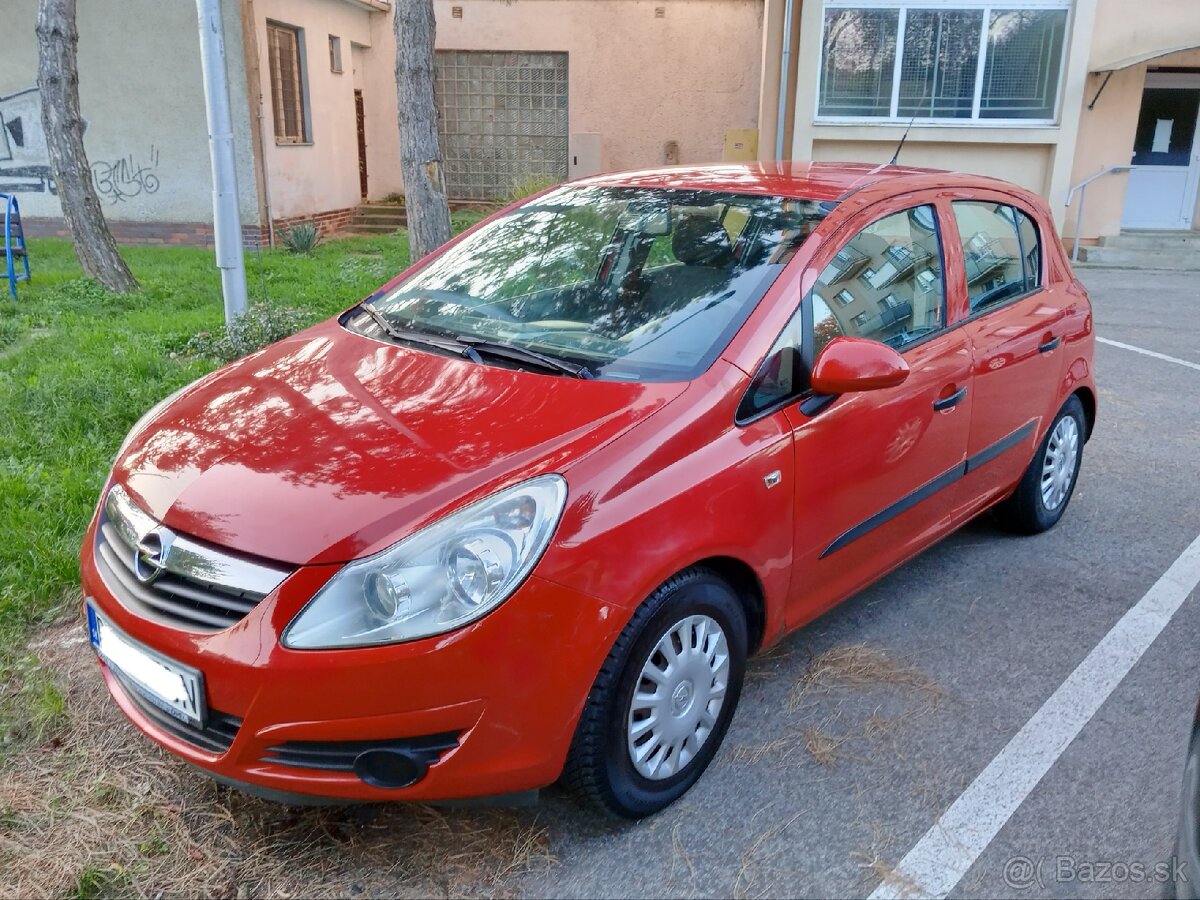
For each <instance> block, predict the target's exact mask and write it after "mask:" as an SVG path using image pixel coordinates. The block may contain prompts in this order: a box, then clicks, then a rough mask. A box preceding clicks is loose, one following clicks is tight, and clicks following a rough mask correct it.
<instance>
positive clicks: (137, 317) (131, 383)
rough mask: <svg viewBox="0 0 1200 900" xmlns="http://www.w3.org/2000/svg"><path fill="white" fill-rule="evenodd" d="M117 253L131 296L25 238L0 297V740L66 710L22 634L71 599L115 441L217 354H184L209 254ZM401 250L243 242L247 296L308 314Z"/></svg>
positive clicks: (388, 265)
mask: <svg viewBox="0 0 1200 900" xmlns="http://www.w3.org/2000/svg"><path fill="white" fill-rule="evenodd" d="M472 219H477V217H465V218H464V217H462V216H456V222H455V224H456V226H457V227H458V228H459V229H461V228H463V227H465V226H466V225H467V224H470V223H471V221H472ZM122 252H123V255H124V257H125V259H126V261H127V262H128V263H129V265H130V267H131V268H132V269H133V271H134V274H135V275H136V276H137V278H138V280H139V282H140V283H141V290H139V291H138V292H136V293H134V294H130V295H127V296H118V295H112V294H108V293H106V292H105V291H103V290H102V289H101V288H100V287H99V286H97V285H96V284H95V283H93V282H91V281H88V280H86V279H84V278H83V277H82V275H81V272H80V269H79V266H78V264H77V263H76V261H75V257H74V254H73V252H72V250H71V247H70V245H69V244H68V243H67V242H66V241H59V240H34V241H31V242H30V260H31V263H32V266H33V281H32V283H30V284H22V285H20V286H19V288H18V291H19V301H18V302H17V303H13V302H11V300H9V299H8V297H7V294H5V295H3V296H2V297H0V535H2V536H3V539H2V540H0V747H3V745H4V741H3V738H4V737H5V736H6V735H9V736H11V735H14V734H18V735H20V734H25V735H28V736H30V737H39V738H40V737H41V736H43V735H44V732H45V730H46V729H47V728H48V727H50V726H51V725H52V724H53V722H54V721H56V720H57V719H58V718H59V715H58V713H59V701H60V700H61V698H58V699H57V700H56V697H57V694H56V693H53V692H52V691H51V688H52V687H53V686H52V685H50V687H47V686H46V685H45V684H43V683H42V681H41V679H40V677H39V676H38V675H36V674H34V673H32V672H31V671H30V669H29V662H30V660H29V656H28V654H27V653H26V651H25V645H26V643H27V641H28V635H29V633H30V631H31V629H33V628H34V627H36V626H37V625H38V624H40V623H45V622H48V621H51V620H53V619H54V618H56V617H57V616H59V615H61V614H62V612H63V611H64V609H65V608H66V606H67V604H68V603H70V602H71V601H72V598H74V597H76V596H77V594H76V590H77V584H78V577H79V569H78V557H79V547H80V541H81V539H82V537H83V532H84V530H85V528H86V527H87V522H88V519H89V518H90V517H91V514H92V511H93V510H94V508H95V505H96V502H97V499H98V496H99V492H100V489H101V487H102V485H103V482H104V479H105V477H106V476H107V474H108V470H109V467H110V465H111V463H112V459H113V456H114V455H115V453H116V452H117V448H118V447H119V446H120V444H121V441H122V439H123V438H124V436H125V434H126V432H127V431H128V430H129V428H130V427H131V426H132V425H133V423H134V422H135V421H136V420H137V419H138V417H139V416H141V414H142V413H143V412H144V411H145V410H146V409H148V408H149V407H150V406H152V405H153V404H154V403H155V402H156V401H158V400H159V399H160V398H162V397H164V396H166V395H167V394H169V393H170V392H172V391H173V390H175V389H176V388H178V387H180V386H182V385H183V384H186V383H187V382H190V381H192V380H194V379H196V378H198V377H199V376H201V375H203V374H204V373H205V372H207V371H209V370H211V369H212V368H214V367H215V366H216V363H215V362H213V361H211V360H207V359H201V358H196V357H194V356H189V355H187V354H185V353H183V350H184V348H185V347H186V346H187V344H188V341H189V339H190V338H192V336H194V335H195V334H197V333H198V332H204V331H212V330H215V329H220V328H221V326H222V322H223V315H222V304H221V293H220V279H219V276H218V274H217V270H216V269H215V268H214V261H213V254H212V252H211V251H205V250H198V249H190V248H179V247H128V248H124V249H123V251H122ZM407 259H408V245H407V237H406V235H404V234H403V233H399V234H396V235H392V236H384V237H369V238H348V239H344V240H336V241H329V242H326V243H323V244H322V245H321V246H319V247H317V248H316V249H315V250H314V251H313V253H312V254H311V255H298V254H292V253H287V252H285V251H283V250H277V251H264V252H263V253H262V254H261V255H260V254H257V253H252V254H248V255H247V257H246V265H247V280H248V284H249V290H250V296H251V300H252V301H264V302H267V303H270V304H272V305H276V306H279V307H288V308H293V309H298V310H300V311H301V312H302V316H301V317H300V318H301V320H307V321H317V320H319V319H321V318H325V317H328V316H331V315H333V314H335V313H337V312H338V311H340V310H342V309H344V308H346V307H348V306H350V305H352V304H353V303H355V302H356V301H358V300H360V299H361V298H362V297H363V296H365V295H366V294H368V293H369V292H370V291H371V290H373V289H374V288H375V287H377V286H378V285H379V284H380V283H381V282H383V281H384V280H386V279H387V278H388V277H390V276H391V275H392V274H394V273H396V272H397V271H399V270H400V269H401V268H403V266H404V265H406V263H407ZM4 287H5V288H7V284H5V285H4ZM6 719H7V721H5V720H6ZM2 752H3V751H2V750H0V753H2Z"/></svg>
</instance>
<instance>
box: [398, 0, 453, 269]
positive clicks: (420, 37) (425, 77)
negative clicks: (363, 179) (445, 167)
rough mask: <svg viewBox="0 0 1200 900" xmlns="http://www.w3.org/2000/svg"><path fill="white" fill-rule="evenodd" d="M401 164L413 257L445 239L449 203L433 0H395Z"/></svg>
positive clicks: (434, 246)
mask: <svg viewBox="0 0 1200 900" xmlns="http://www.w3.org/2000/svg"><path fill="white" fill-rule="evenodd" d="M394 26H395V30H396V95H397V112H398V115H399V119H400V169H401V172H402V173H403V175H404V204H405V207H406V210H407V213H408V246H409V255H410V258H411V259H412V261H413V262H416V261H417V260H418V259H420V258H421V257H423V256H425V255H426V254H428V253H431V252H433V251H434V250H436V249H437V248H438V247H440V246H441V245H442V244H444V243H446V241H448V240H450V204H449V201H448V200H447V198H446V177H445V174H444V173H443V171H442V150H441V145H440V143H439V141H438V128H437V106H436V105H435V104H434V100H433V71H434V69H433V38H434V31H435V25H434V20H433V0H396V18H395V21H394Z"/></svg>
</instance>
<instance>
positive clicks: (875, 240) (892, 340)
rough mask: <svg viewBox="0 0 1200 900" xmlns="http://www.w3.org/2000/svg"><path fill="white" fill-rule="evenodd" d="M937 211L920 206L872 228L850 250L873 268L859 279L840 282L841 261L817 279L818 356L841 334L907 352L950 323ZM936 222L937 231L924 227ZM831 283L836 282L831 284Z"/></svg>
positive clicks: (815, 290) (814, 292) (866, 268)
mask: <svg viewBox="0 0 1200 900" xmlns="http://www.w3.org/2000/svg"><path fill="white" fill-rule="evenodd" d="M936 222H937V217H936V214H935V212H934V210H933V208H932V207H918V208H916V209H910V210H905V211H904V212H899V213H894V214H893V215H890V216H885V217H884V218H882V219H879V220H878V221H876V222H873V223H871V224H870V225H868V226H867V227H866V228H864V229H863V230H862V231H860V232H859V233H858V234H856V235H855V236H854V237H853V238H851V239H850V242H849V243H848V244H847V245H846V247H845V248H844V250H843V252H845V251H850V252H851V253H852V254H854V255H855V256H857V257H861V258H863V259H865V260H866V261H867V263H868V265H867V266H866V267H865V268H864V269H863V273H864V276H865V273H867V272H870V273H871V275H870V277H869V278H868V277H860V278H856V279H853V280H851V281H849V282H841V281H839V280H837V275H838V272H837V271H836V269H837V265H838V263H837V261H836V259H835V261H834V262H833V263H831V264H830V265H829V266H828V267H826V269H825V271H824V272H823V273H822V274H821V276H820V277H819V278H818V279H817V284H816V286H815V287H814V288H813V295H814V297H815V298H818V299H819V300H820V301H821V305H820V307H814V309H815V310H817V312H821V311H824V310H828V313H827V315H826V316H825V317H824V319H823V318H822V317H821V316H819V315H814V323H815V325H816V331H817V332H820V334H816V335H815V337H816V340H815V346H814V348H813V349H814V357H815V355H816V354H817V353H820V352H821V350H822V349H823V348H824V346H825V344H827V343H829V341H830V340H832V339H833V338H835V337H837V336H838V335H850V336H853V337H865V338H871V339H872V340H876V341H882V342H883V343H885V344H888V345H889V346H892V347H895V348H896V349H898V350H902V349H903V348H904V347H906V346H907V345H909V344H911V343H912V342H913V341H916V340H919V339H920V338H922V337H924V336H925V335H927V334H929V333H931V332H933V331H936V330H937V329H938V328H941V327H942V324H943V323H944V322H945V318H944V316H945V298H944V292H943V290H942V250H941V243H940V240H939V238H938V234H937V228H936ZM930 223H934V225H935V227H934V228H933V229H932V230H929V229H927V228H926V227H925V226H926V225H928V224H930ZM826 281H833V282H834V283H833V284H832V285H827V284H826Z"/></svg>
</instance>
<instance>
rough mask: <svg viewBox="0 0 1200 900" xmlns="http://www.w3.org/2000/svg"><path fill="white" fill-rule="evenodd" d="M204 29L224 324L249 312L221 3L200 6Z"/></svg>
mask: <svg viewBox="0 0 1200 900" xmlns="http://www.w3.org/2000/svg"><path fill="white" fill-rule="evenodd" d="M196 14H197V16H198V17H199V23H200V64H201V67H202V68H203V71H204V105H205V108H206V112H207V114H208V150H209V156H210V157H211V160H212V178H213V239H214V242H215V244H216V251H217V268H219V269H220V270H221V293H222V295H223V296H224V298H225V321H226V322H231V321H233V320H234V319H235V318H237V317H238V316H240V315H241V314H242V313H244V312H245V311H246V261H245V258H244V256H243V253H242V223H241V217H240V214H239V212H238V190H237V168H236V166H235V162H234V155H233V119H232V116H231V115H230V112H229V84H228V80H227V76H226V71H225V29H224V24H223V22H222V21H221V0H196Z"/></svg>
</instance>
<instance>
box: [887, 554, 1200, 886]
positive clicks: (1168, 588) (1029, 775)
mask: <svg viewBox="0 0 1200 900" xmlns="http://www.w3.org/2000/svg"><path fill="white" fill-rule="evenodd" d="M1197 583H1200V537H1197V538H1196V539H1195V540H1194V541H1192V543H1191V545H1190V546H1189V547H1188V548H1187V549H1186V550H1184V551H1183V553H1181V554H1180V555H1179V558H1178V559H1176V560H1175V562H1173V563H1172V564H1171V567H1170V568H1169V569H1167V571H1166V572H1165V573H1164V574H1163V576H1162V577H1161V578H1159V579H1158V581H1156V582H1155V583H1154V586H1153V587H1152V588H1150V590H1148V591H1147V592H1146V594H1145V596H1144V597H1142V599H1141V600H1139V601H1138V602H1137V604H1136V605H1135V606H1134V607H1133V608H1132V609H1130V610H1129V611H1128V612H1127V613H1125V615H1123V616H1122V617H1121V619H1120V621H1119V622H1117V624H1116V625H1114V626H1113V628H1112V630H1111V631H1109V632H1108V634H1106V635H1105V636H1104V638H1103V639H1102V640H1101V641H1100V643H1099V644H1097V645H1096V646H1095V648H1093V649H1092V652H1091V653H1089V654H1088V655H1087V657H1086V658H1085V659H1084V660H1083V662H1081V663H1080V664H1079V666H1078V667H1077V668H1076V669H1075V671H1073V672H1072V673H1071V674H1070V675H1069V676H1067V680H1066V681H1064V682H1063V683H1062V684H1061V685H1060V686H1059V688H1058V690H1056V691H1055V692H1054V693H1053V694H1052V695H1051V696H1050V699H1049V700H1047V701H1046V702H1045V703H1043V704H1042V706H1041V708H1040V709H1039V710H1038V711H1037V712H1036V713H1034V714H1033V717H1032V718H1031V719H1030V720H1029V721H1028V722H1026V723H1025V725H1024V727H1022V728H1021V730H1020V731H1018V732H1017V733H1016V735H1015V736H1014V737H1013V739H1012V740H1010V741H1009V742H1008V744H1007V746H1005V748H1004V749H1003V750H1001V751H1000V752H999V753H998V754H997V755H996V758H995V759H993V760H992V761H991V762H990V763H989V764H988V766H987V768H986V769H984V770H983V771H982V772H980V773H979V776H978V777H977V778H976V779H975V780H974V781H973V782H971V784H970V785H969V786H968V787H967V789H966V790H965V791H963V792H962V794H960V795H959V797H958V799H957V800H955V801H954V802H953V803H952V804H951V805H950V808H949V809H947V810H946V811H945V812H944V813H943V814H942V816H941V818H939V819H938V820H937V821H936V822H935V823H934V824H933V827H932V828H930V829H929V831H927V832H926V833H925V835H924V836H923V837H922V838H921V839H920V840H919V841H918V842H917V844H916V846H914V847H913V848H912V849H911V850H910V851H909V852H908V855H906V856H905V857H904V859H903V860H901V862H900V865H899V866H898V867H897V868H896V872H895V877H894V878H889V879H887V880H886V881H885V882H884V883H883V884H880V885H879V887H877V888H876V889H875V892H874V893H873V894H871V900H882V898H885V897H887V898H893V897H945V896H946V895H947V894H948V893H949V892H950V891H951V890H952V889H953V888H954V886H955V885H956V884H958V882H959V880H960V879H961V878H962V877H963V876H964V875H965V874H966V873H967V870H968V869H970V868H971V866H972V865H973V864H974V863H975V860H977V859H978V858H979V855H980V854H981V853H983V851H984V850H985V849H986V848H987V846H988V844H990V843H991V842H992V839H993V838H994V837H995V836H996V835H997V834H998V833H999V831H1000V829H1001V828H1003V827H1004V823H1005V822H1007V821H1008V820H1009V817H1011V816H1012V814H1013V813H1014V812H1016V810H1017V807H1019V806H1020V805H1021V803H1023V802H1024V800H1025V798H1026V797H1028V796H1029V793H1030V792H1031V791H1032V790H1033V789H1034V788H1035V787H1036V786H1037V784H1038V782H1039V781H1041V780H1042V777H1043V776H1044V775H1045V774H1046V773H1047V772H1048V771H1049V770H1050V767H1051V766H1052V765H1054V763H1055V761H1056V760H1057V759H1058V758H1059V756H1061V755H1062V753H1063V751H1064V750H1066V749H1067V746H1068V745H1069V744H1070V743H1071V741H1073V740H1074V739H1075V737H1076V736H1077V735H1078V734H1079V732H1080V731H1081V730H1082V729H1083V726H1084V725H1086V724H1087V723H1088V721H1089V720H1090V719H1091V718H1092V716H1093V715H1095V714H1096V711H1097V710H1098V709H1099V708H1100V705H1101V704H1102V703H1103V702H1104V701H1105V700H1106V699H1107V698H1108V696H1109V695H1110V694H1111V693H1112V692H1113V691H1114V690H1115V689H1116V687H1117V685H1118V684H1120V683H1121V680H1122V679H1123V678H1124V677H1125V676H1126V675H1127V674H1128V673H1129V670H1130V669H1132V668H1133V666H1134V664H1135V663H1137V661H1138V660H1139V659H1140V658H1141V656H1142V654H1143V653H1145V652H1146V649H1147V648H1148V647H1149V646H1150V645H1151V644H1152V643H1153V642H1154V639H1155V638H1156V637H1158V635H1159V633H1160V632H1161V631H1162V630H1163V628H1165V627H1166V625H1167V623H1168V622H1169V621H1170V620H1171V617H1172V616H1173V615H1175V612H1176V610H1178V609H1179V607H1180V606H1182V605H1183V602H1184V601H1185V600H1187V598H1188V596H1189V595H1190V594H1191V593H1192V591H1193V590H1194V589H1195V587H1196V585H1197Z"/></svg>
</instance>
